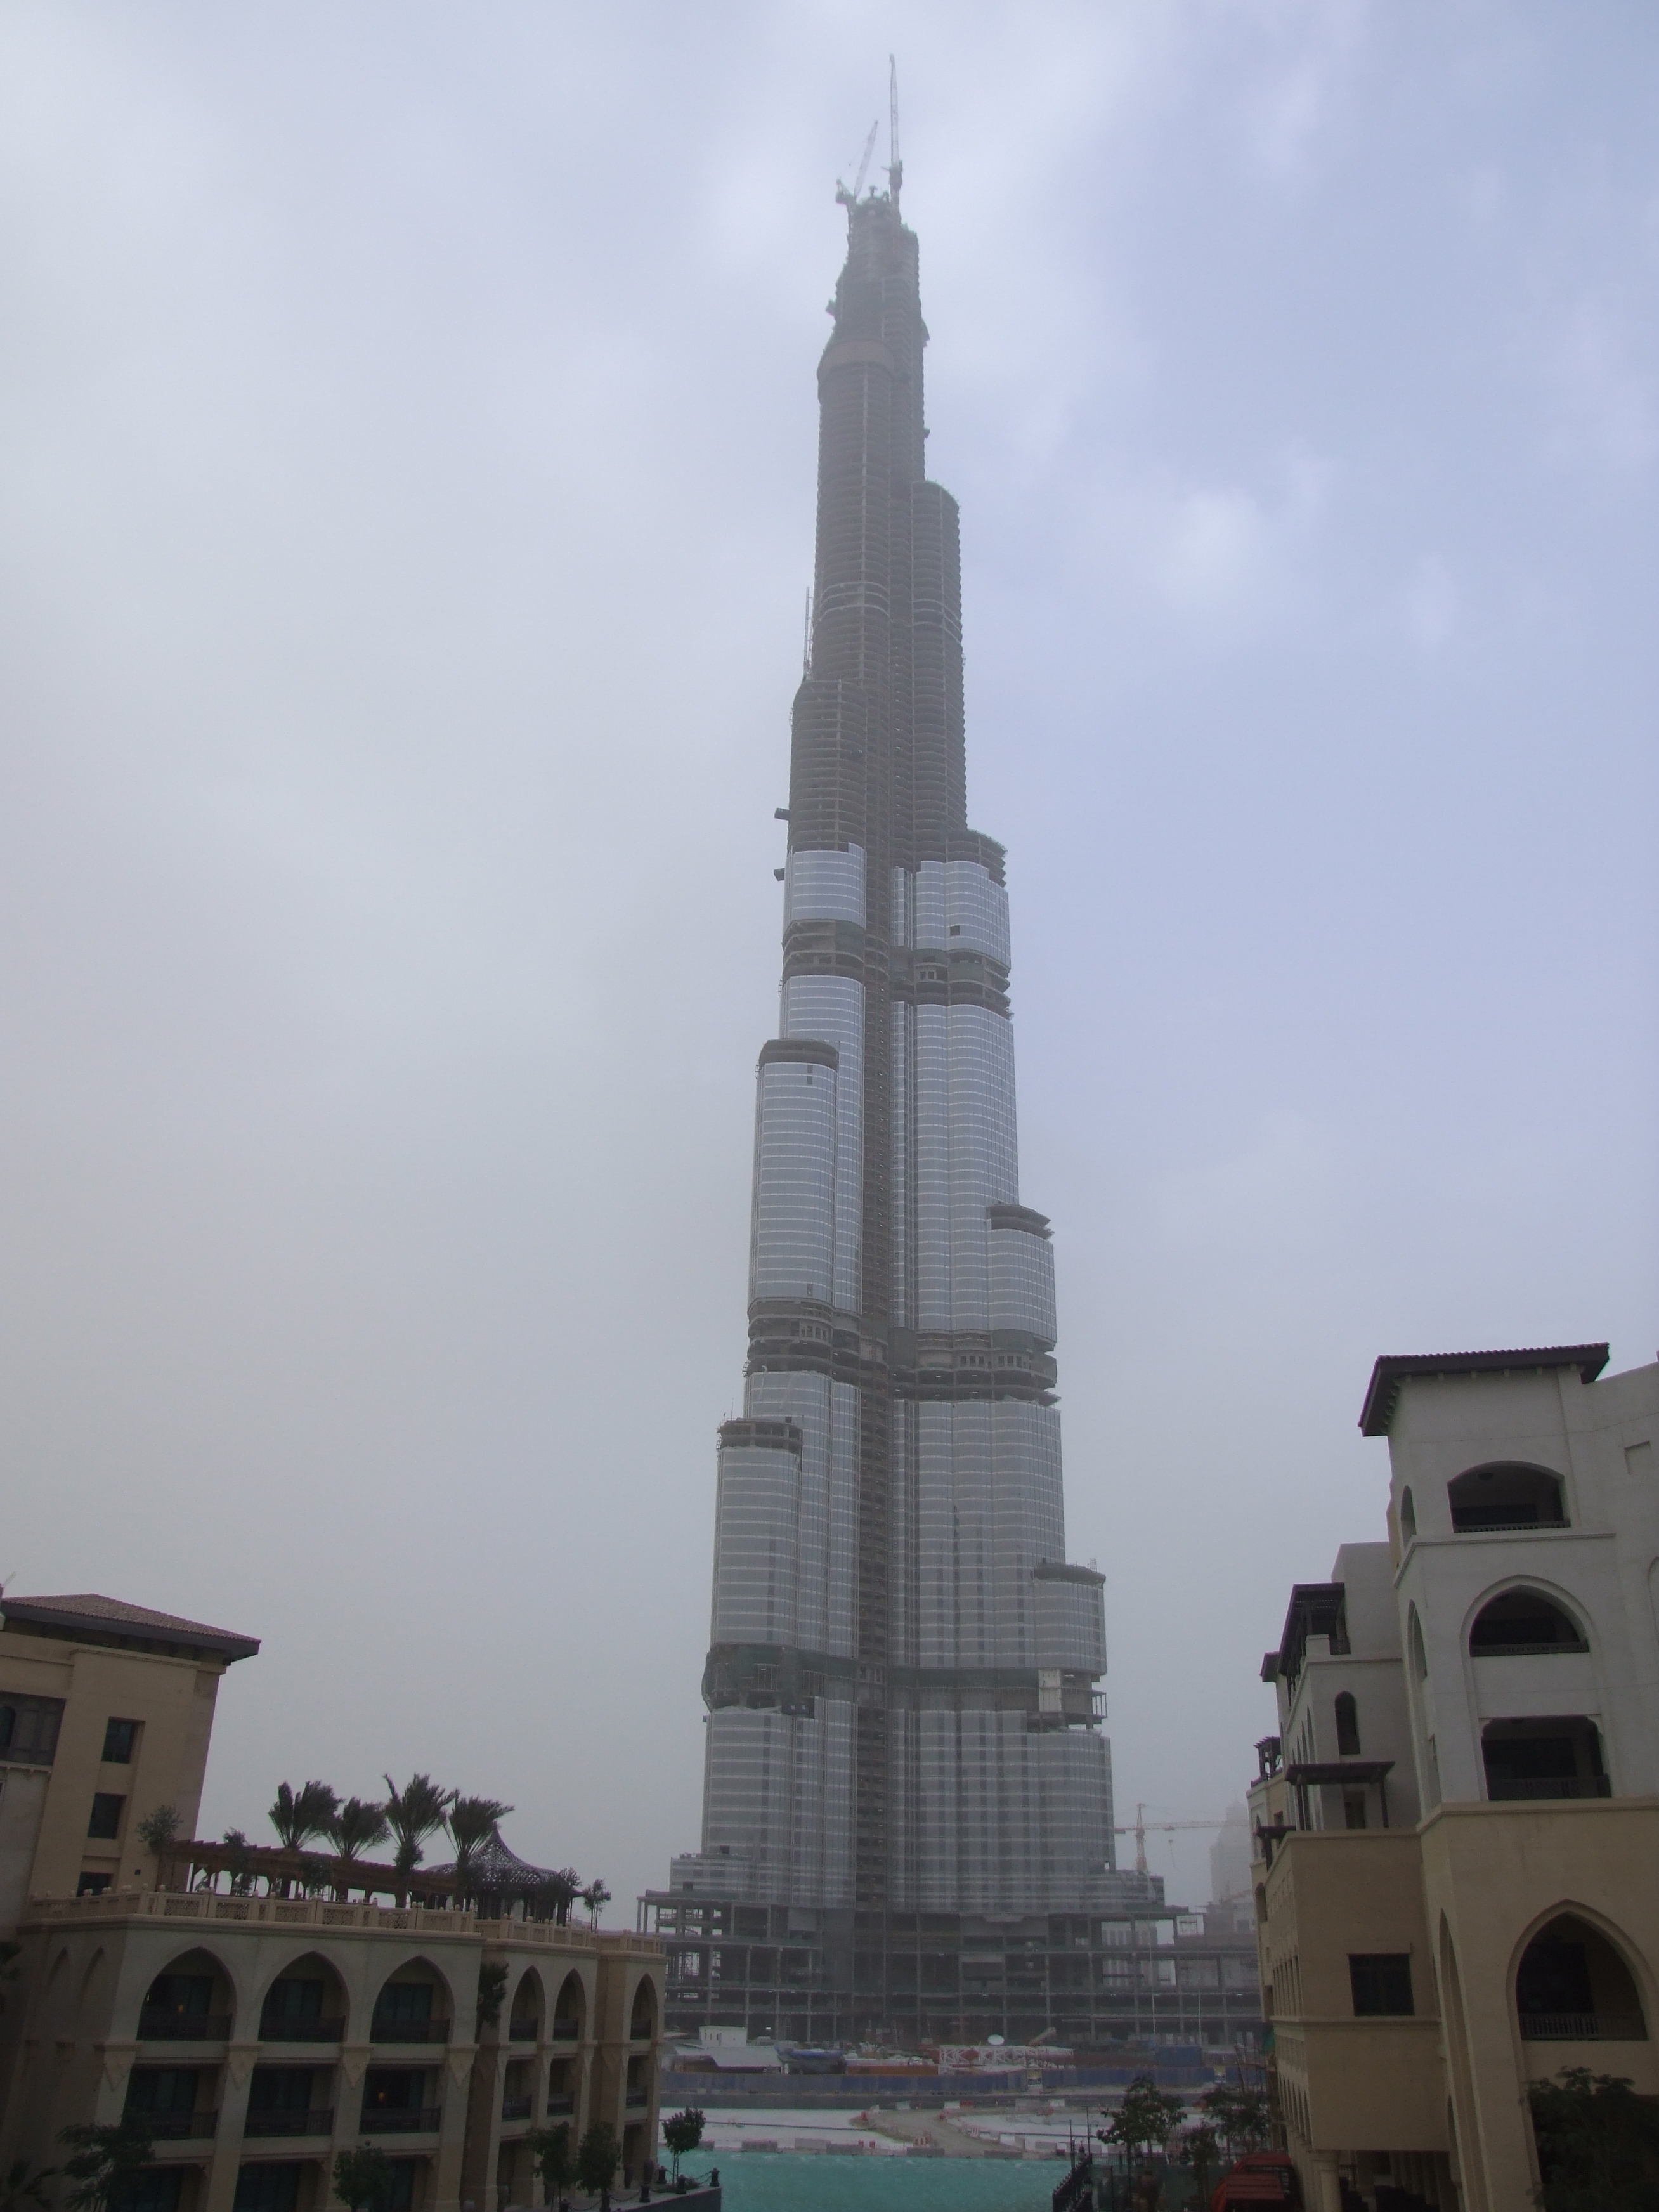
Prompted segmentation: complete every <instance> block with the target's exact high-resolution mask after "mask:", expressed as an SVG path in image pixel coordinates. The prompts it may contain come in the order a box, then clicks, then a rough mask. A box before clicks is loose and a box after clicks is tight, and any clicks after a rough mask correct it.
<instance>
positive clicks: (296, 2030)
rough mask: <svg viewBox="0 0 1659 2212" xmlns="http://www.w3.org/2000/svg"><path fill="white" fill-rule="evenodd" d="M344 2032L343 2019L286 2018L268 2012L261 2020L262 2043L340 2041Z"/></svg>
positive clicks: (260, 2037) (260, 2034)
mask: <svg viewBox="0 0 1659 2212" xmlns="http://www.w3.org/2000/svg"><path fill="white" fill-rule="evenodd" d="M344 2034H345V2022H344V2021H343V2020H322V2019H317V2020H300V2019H285V2018H283V2016H282V2015H280V2014H269V2013H268V2014H267V2015H265V2017H264V2019H263V2020H262V2021H260V2022H259V2040H260V2042H261V2043H338V2042H340V2041H341V2040H342V2039H343V2036H344Z"/></svg>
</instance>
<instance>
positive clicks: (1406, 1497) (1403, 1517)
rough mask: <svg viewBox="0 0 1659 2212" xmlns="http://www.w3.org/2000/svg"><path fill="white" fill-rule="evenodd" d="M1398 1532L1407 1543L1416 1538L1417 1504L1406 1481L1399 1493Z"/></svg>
mask: <svg viewBox="0 0 1659 2212" xmlns="http://www.w3.org/2000/svg"><path fill="white" fill-rule="evenodd" d="M1400 1533H1401V1535H1402V1536H1403V1537H1404V1538H1405V1540H1406V1541H1407V1543H1408V1544H1413V1543H1415V1542H1416V1541H1417V1506H1416V1504H1415V1502H1414V1500H1413V1497H1412V1490H1411V1485H1410V1484H1409V1483H1407V1485H1406V1487H1405V1488H1404V1489H1403V1490H1402V1491H1401V1493H1400Z"/></svg>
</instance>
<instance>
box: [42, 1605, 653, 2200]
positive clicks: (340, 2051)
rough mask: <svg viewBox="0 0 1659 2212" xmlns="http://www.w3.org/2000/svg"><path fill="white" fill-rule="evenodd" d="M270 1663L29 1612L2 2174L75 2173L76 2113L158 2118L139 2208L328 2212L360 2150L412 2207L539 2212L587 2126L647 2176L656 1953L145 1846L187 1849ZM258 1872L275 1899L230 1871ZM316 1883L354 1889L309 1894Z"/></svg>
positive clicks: (71, 1615) (518, 1913)
mask: <svg viewBox="0 0 1659 2212" xmlns="http://www.w3.org/2000/svg"><path fill="white" fill-rule="evenodd" d="M257 1649H258V1645H257V1644H256V1643H255V1642H254V1640H253V1639H252V1638H236V1637H232V1636H231V1635H230V1634H229V1633H228V1632H225V1631H221V1630H212V1629H207V1628H205V1627H204V1626H202V1625H201V1624H199V1623H192V1622H186V1621H180V1620H175V1619H173V1617H172V1616H169V1615H166V1614H158V1613H151V1612H149V1611H147V1610H146V1609H145V1608H143V1607H133V1606H126V1605H123V1604H121V1603H119V1602H118V1601H113V1600H109V1599H103V1598H97V1599H93V1598H87V1597H79V1598H75V1599H34V1600H29V1601H23V1602H21V1603H13V1602H11V1601H8V1603H7V1607H6V1624H5V1628H4V1630H3V1632H0V1735H3V1736H4V1739H5V1741H4V1745H3V1753H0V1844H3V1847H4V1850H5V1853H6V1856H5V1857H4V1858H3V1859H0V1867H3V1870H4V1874H5V1878H6V1880H7V1881H9V1885H10V1887H9V1893H7V1899H6V1901H7V1911H6V1913H5V1917H4V1919H3V1921H0V1932H3V1933H5V1934H7V1935H9V1936H11V1937H12V1938H13V1940H15V1942H17V1943H18V1944H19V1945H20V1946H21V1950H20V1954H19V1956H18V1958H17V1960H16V1962H15V1973H14V1975H13V1977H12V1978H11V1979H10V1980H9V1982H8V1983H7V1984H6V1986H5V1989H4V1990H3V2008H0V2171H4V2170H6V2169H7V2168H9V2166H10V2165H11V2163H12V2162H13V2161H14V2160H19V2159H21V2160H25V2161H26V2162H27V2165H28V2166H31V2167H38V2166H52V2165H56V2164H57V2163H58V2159H59V2157H60V2156H61V2150H60V2147H59V2138H60V2131H61V2130H62V2129H63V2128H64V2127H65V2126H66V2125H69V2124H71V2123H76V2122H94V2123H98V2124H103V2123H109V2122H113V2121H116V2120H118V2119H120V2118H122V2117H123V2115H124V2114H126V2113H128V2112H142V2113H143V2116H144V2118H145V2119H146V2122H147V2124H148V2125H149V2129H150V2130H151V2133H152V2135H153V2137H154V2142H155V2154H154V2160H153V2162H152V2163H151V2164H150V2165H149V2166H147V2167H146V2168H145V2169H144V2170H143V2172H142V2174H141V2175H140V2176H139V2177H138V2179H137V2183H136V2184H135V2185H131V2186H130V2187H129V2189H128V2191H127V2192H126V2194H125V2197H124V2199H123V2203H122V2208H121V2212H325V2208H326V2207H328V2206H329V2205H330V2204H331V2201H332V2191H331V2172H332V2166H333V2160H334V2159H335V2157H336V2156H337V2154H338V2153H339V2152H340V2151H341V2150H343V2149H346V2148H351V2147H353V2146H355V2145H357V2144H359V2143H362V2142H369V2143H374V2144H378V2145H379V2146H380V2148H382V2149H384V2150H385V2151H386V2153H387V2154H389V2156H390V2157H391V2159H392V2170H393V2175H394V2179H395V2194H394V2198H393V2203H392V2208H391V2212H459V2207H461V2206H462V2205H464V2204H471V2205H473V2206H476V2207H477V2208H478V2212H496V2208H497V2207H500V2206H503V2205H508V2204H519V2205H535V2204H538V2203H541V2202H543V2201H544V2192H543V2190H542V2186H541V2182H540V2179H539V2176H538V2173H537V2172H536V2171H535V2169H534V2165H533V2160H532V2154H531V2145H530V2143H529V2141H528V2138H529V2137H530V2136H532V2134H533V2133H534V2132H535V2131H536V2130H538V2129H540V2128H545V2127H548V2126H550V2125H557V2124H560V2123H562V2122H568V2124H569V2125H570V2128H571V2134H572V2141H573V2142H575V2141H578V2140H580V2136H581V2135H582V2134H583V2133H584V2132H586V2130H587V2129H588V2128H589V2127H591V2126H592V2125H594V2124H597V2123H599V2122H605V2123H606V2124H609V2125H610V2126H611V2128H613V2129H614V2130H615V2131H616V2135H617V2140H618V2142H619V2143H620V2145H621V2149H622V2157H623V2171H624V2172H625V2173H626V2174H628V2175H629V2176H630V2177H631V2178H632V2179H635V2180H636V2181H637V2180H638V2179H640V2178H641V2175H642V2173H643V2172H644V2170H645V2168H646V2167H647V2165H648V2164H649V2163H652V2162H653V2161H654V2160H655V2156H656V2144H657V2124H658V2113H657V2097H658V2080H659V2053H660V2043H661V2032H662V2019H663V1954H662V1947H661V1945H660V1944H659V1942H656V1940H655V1939H654V1938H653V1937H651V1936H643V1935H639V1934H635V1933H632V1932H626V1931H619V1932H615V1933H613V1932H611V1931H601V1930H595V1929H586V1928H581V1927H573V1926H570V1925H568V1924H566V1923H563V1922H562V1921H559V1920H557V1919H556V1918H536V1917H528V1916H529V1912H530V1910H531V1907H530V1905H527V1904H526V1902H525V1901H523V1900H520V1902H519V1903H518V1904H517V1905H511V1906H509V1905H507V1901H506V1900H505V1899H503V1898H501V1896H500V1895H499V1893H498V1894H497V1899H496V1902H495V1904H494V1905H492V1906H490V1909H489V1911H474V1910H464V1909H460V1908H459V1907H447V1908H444V1907H434V1906H432V1905H422V1904H419V1903H404V1904H398V1903H392V1904H385V1905H383V1904H380V1903H376V1902H374V1901H373V1899H372V1898H371V1899H360V1900H357V1899H349V1897H348V1894H347V1892H348V1890H349V1889H350V1888H360V1889H367V1890H372V1889H374V1888H389V1887H392V1886H394V1882H393V1877H392V1874H391V1870H390V1869H381V1868H377V1867H374V1866H367V1865H363V1864H361V1863H356V1862H354V1863H352V1864H351V1865H350V1866H349V1867H348V1866H346V1865H345V1863H343V1862H338V1861H330V1860H327V1859H325V1858H322V1859H318V1858H311V1857H307V1858H302V1857H301V1855H300V1854H296V1853H282V1852H276V1851H270V1852H253V1853H251V1854H246V1855H245V1854H241V1853H239V1852H228V1851H227V1850H225V1849H224V1848H222V1847H219V1848H215V1847H211V1846H210V1847H205V1848H200V1849H198V1850H195V1851H193V1852H192V1851H191V1850H188V1849H179V1848H174V1849H172V1850H164V1851H162V1852H161V1853H160V1854H158V1853H157V1851H156V1850H154V1849H150V1848H148V1847H146V1846H144V1845H143V1844H141V1842H140V1841H139V1839H138V1837H137V1826H138V1824H139V1822H141V1821H143V1820H145V1819H146V1818H147V1816H148V1815H149V1814H150V1813H151V1812H153V1811H155V1809H156V1808H158V1807H161V1806H170V1807H172V1808H173V1810H174V1812H175V1814H177V1815H178V1816H179V1833H180V1835H181V1836H184V1837H186V1838H187V1837H188V1836H189V1835H190V1833H191V1830H192V1829H193V1826H194V1820H195V1814H196V1808H197V1804H198V1802H199V1800H200V1795H201V1787H202V1780H203V1775H204V1769H205V1765H206V1759H207V1751H208V1743H209V1736H210V1727H211V1720H212V1712H213V1700H214V1695H215V1692H216V1687H217V1680H218V1677H219V1675H220V1674H222V1672H223V1670H224V1668H225V1667H226V1666H227V1665H228V1664H230V1663H232V1662H233V1661H234V1660H235V1659H237V1658H240V1657H244V1656H248V1655H249V1654H251V1653H252V1652H253V1651H255V1650H257ZM112 1750H113V1751H115V1752H117V1753H119V1754H120V1755H119V1756H118V1757H112V1756H111V1753H112ZM100 1754H101V1755H100ZM116 1783H121V1784H125V1787H123V1788H121V1789H120V1790H117V1789H116V1788H114V1787H113V1784H116ZM112 1798H114V1799H115V1800H116V1801H117V1804H118V1810H117V1811H116V1812H115V1814H113V1816H111V1815H110V1814H109V1813H108V1811H107V1809H106V1808H107V1806H108V1801H109V1800H110V1799H112ZM105 1827H107V1828H108V1829H110V1830H111V1831H112V1832H111V1834H110V1835H108V1836H107V1837H105V1836H103V1835H101V1834H100V1833H99V1830H100V1828H105ZM88 1829H90V1831H91V1832H90V1833H88ZM492 1851H493V1856H490V1857H489V1860H488V1863H489V1866H490V1867H494V1866H495V1864H496V1862H497V1861H498V1860H499V1861H500V1862H501V1863H502V1864H503V1865H505V1866H507V1867H508V1868H509V1869H512V1868H518V1869H520V1870H521V1871H522V1873H523V1874H524V1875H527V1876H530V1875H535V1874H536V1873H537V1871H538V1870H537V1869H529V1868H522V1867H521V1863H520V1862H517V1861H515V1860H513V1857H512V1854H511V1853H509V1852H507V1851H506V1850H505V1847H504V1846H502V1845H501V1844H500V1840H499V1838H497V1839H496V1841H495V1845H494V1846H493V1847H492ZM245 1861H246V1862H251V1863H258V1864H260V1865H262V1866H263V1869H264V1877H263V1878H264V1881H265V1883H266V1887H267V1891H268V1893H266V1894H264V1895H259V1894H254V1893H252V1891H253V1890H254V1889H255V1888H256V1887H257V1878H256V1877H254V1876H251V1875H248V1874H246V1873H244V1874H243V1875H241V1876H240V1878H237V1877H235V1876H234V1875H231V1873H230V1871H229V1869H230V1867H231V1866H232V1865H235V1864H240V1863H244V1862H245ZM158 1878H159V1880H160V1881H161V1882H165V1883H166V1884H167V1886H165V1887H163V1886H158ZM497 1879H498V1877H497V1875H495V1874H491V1875H489V1880H491V1881H496V1880H497ZM402 1880H403V1887H404V1888H405V1889H407V1888H408V1887H410V1881H409V1878H408V1877H404V1878H402ZM416 1880H417V1881H420V1882H422V1883H424V1885H425V1886H426V1887H428V1889H429V1888H431V1887H433V1886H435V1885H440V1884H442V1883H443V1881H444V1880H445V1875H444V1870H443V1869H433V1870H432V1871H431V1872H430V1873H428V1874H424V1875H422V1876H420V1877H417V1878H416ZM226 1881H228V1883H229V1887H228V1889H227V1888H226V1887H222V1884H223V1883H225V1882H226ZM301 1886H303V1887H312V1888H313V1889H315V1888H317V1887H321V1888H322V1889H324V1890H325V1891H326V1892H328V1893H327V1894H323V1895H317V1894H311V1895H304V1894H294V1893H292V1892H293V1891H294V1890H295V1888H297V1887H301ZM486 1902H488V1900H486Z"/></svg>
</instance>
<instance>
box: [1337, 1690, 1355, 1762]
mask: <svg viewBox="0 0 1659 2212" xmlns="http://www.w3.org/2000/svg"><path fill="white" fill-rule="evenodd" d="M1336 1755H1337V1757H1338V1758H1339V1759H1358V1756H1359V1707H1358V1705H1357V1704H1356V1703H1355V1702H1354V1699H1353V1694H1352V1692H1351V1691H1348V1690H1344V1691H1343V1692H1342V1693H1341V1695H1340V1697H1339V1698H1338V1699H1337V1701H1336Z"/></svg>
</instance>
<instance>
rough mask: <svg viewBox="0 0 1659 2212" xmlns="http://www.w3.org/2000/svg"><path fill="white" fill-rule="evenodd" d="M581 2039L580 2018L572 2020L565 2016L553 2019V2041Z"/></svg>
mask: <svg viewBox="0 0 1659 2212" xmlns="http://www.w3.org/2000/svg"><path fill="white" fill-rule="evenodd" d="M581 2039H582V2024H581V2021H580V2020H572V2019H569V2018H568V2017H567V2018H565V2019H562V2020H556V2021H554V2023H553V2040H554V2042H555V2043H580V2041H581Z"/></svg>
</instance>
